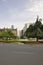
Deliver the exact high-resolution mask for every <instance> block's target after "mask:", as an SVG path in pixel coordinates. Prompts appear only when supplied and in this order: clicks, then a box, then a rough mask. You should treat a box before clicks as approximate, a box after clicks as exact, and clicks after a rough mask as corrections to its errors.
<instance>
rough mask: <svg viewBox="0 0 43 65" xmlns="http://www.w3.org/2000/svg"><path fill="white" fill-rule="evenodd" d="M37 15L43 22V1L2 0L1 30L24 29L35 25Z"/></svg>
mask: <svg viewBox="0 0 43 65" xmlns="http://www.w3.org/2000/svg"><path fill="white" fill-rule="evenodd" d="M37 15H38V16H39V17H40V18H42V20H43V0H0V28H3V27H6V28H10V27H11V25H14V28H18V29H23V27H24V25H25V23H34V22H35V20H36V18H37Z"/></svg>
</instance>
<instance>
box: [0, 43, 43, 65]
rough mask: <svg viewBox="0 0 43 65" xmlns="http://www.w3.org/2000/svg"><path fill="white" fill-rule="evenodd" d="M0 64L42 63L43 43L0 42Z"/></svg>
mask: <svg viewBox="0 0 43 65" xmlns="http://www.w3.org/2000/svg"><path fill="white" fill-rule="evenodd" d="M0 65H43V45H41V44H40V45H14V44H0Z"/></svg>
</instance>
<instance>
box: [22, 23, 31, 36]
mask: <svg viewBox="0 0 43 65" xmlns="http://www.w3.org/2000/svg"><path fill="white" fill-rule="evenodd" d="M30 24H31V23H26V24H25V26H24V28H23V35H24V33H25V32H26V30H27V28H28V27H29V26H30Z"/></svg>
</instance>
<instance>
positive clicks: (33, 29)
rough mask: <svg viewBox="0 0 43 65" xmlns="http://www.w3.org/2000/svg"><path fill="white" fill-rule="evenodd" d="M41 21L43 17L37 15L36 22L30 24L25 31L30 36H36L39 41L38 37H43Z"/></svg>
mask: <svg viewBox="0 0 43 65" xmlns="http://www.w3.org/2000/svg"><path fill="white" fill-rule="evenodd" d="M41 21H42V19H39V17H38V16H37V19H36V22H35V23H34V24H31V25H30V26H29V28H28V29H27V30H26V32H25V34H26V36H27V37H28V38H36V39H37V41H38V39H39V38H41V37H42V30H41V27H42V23H41Z"/></svg>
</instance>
